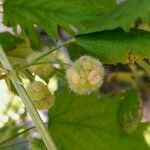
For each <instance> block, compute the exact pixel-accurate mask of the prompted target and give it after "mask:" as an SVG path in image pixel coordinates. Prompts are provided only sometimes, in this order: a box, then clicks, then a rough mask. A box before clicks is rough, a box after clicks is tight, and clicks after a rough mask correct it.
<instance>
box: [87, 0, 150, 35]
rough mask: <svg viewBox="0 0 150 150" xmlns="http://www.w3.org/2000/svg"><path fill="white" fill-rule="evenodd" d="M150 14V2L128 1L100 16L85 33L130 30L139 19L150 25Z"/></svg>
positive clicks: (144, 0) (143, 0) (145, 0)
mask: <svg viewBox="0 0 150 150" xmlns="http://www.w3.org/2000/svg"><path fill="white" fill-rule="evenodd" d="M149 14H150V1H149V0H126V1H125V2H123V3H121V4H119V5H118V6H117V7H115V8H114V9H113V10H111V11H109V12H107V13H105V14H104V15H102V16H100V17H99V19H98V20H97V21H96V22H95V23H94V24H92V25H90V26H88V27H87V29H86V30H85V31H84V33H91V32H97V31H102V30H112V29H114V28H117V27H122V28H123V29H125V30H129V29H130V28H131V27H132V26H133V25H134V23H135V21H136V20H137V19H142V20H143V21H144V22H146V23H150V15H149Z"/></svg>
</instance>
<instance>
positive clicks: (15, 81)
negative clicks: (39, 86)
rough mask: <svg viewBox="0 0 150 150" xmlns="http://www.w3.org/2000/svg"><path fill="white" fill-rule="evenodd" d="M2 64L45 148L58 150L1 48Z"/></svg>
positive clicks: (0, 59)
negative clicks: (8, 73)
mask: <svg viewBox="0 0 150 150" xmlns="http://www.w3.org/2000/svg"><path fill="white" fill-rule="evenodd" d="M0 62H1V64H2V66H3V68H4V69H5V70H6V71H9V72H10V74H11V75H10V80H11V81H12V83H13V85H14V86H15V88H16V90H17V92H18V94H19V95H20V97H21V99H22V101H23V103H24V105H25V107H26V109H27V111H28V113H29V114H30V116H31V118H32V120H33V121H34V123H35V126H36V128H37V129H38V131H39V132H40V134H41V137H42V139H43V142H44V143H45V146H46V147H47V149H48V150H56V149H57V148H56V146H55V144H54V142H53V140H52V138H51V136H50V135H49V134H48V131H47V129H46V127H45V125H44V123H43V121H42V119H41V117H40V116H39V114H38V112H37V110H36V108H35V107H34V105H33V104H32V102H31V100H30V98H29V96H28V94H27V93H26V90H25V89H24V87H23V85H22V83H21V82H20V80H19V78H18V76H17V73H16V72H15V70H13V68H12V66H11V64H10V62H9V60H8V59H7V56H6V54H5V52H4V51H3V49H2V47H0Z"/></svg>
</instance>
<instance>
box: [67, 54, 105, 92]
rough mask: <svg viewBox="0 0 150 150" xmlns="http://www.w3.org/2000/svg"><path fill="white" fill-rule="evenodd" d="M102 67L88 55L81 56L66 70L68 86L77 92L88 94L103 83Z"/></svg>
mask: <svg viewBox="0 0 150 150" xmlns="http://www.w3.org/2000/svg"><path fill="white" fill-rule="evenodd" d="M103 77H104V68H103V66H102V64H101V62H100V61H99V60H97V59H95V58H93V57H90V56H82V57H80V58H79V59H78V60H76V61H75V62H74V63H73V65H72V66H71V67H69V68H68V69H67V71H66V78H67V81H68V84H69V87H70V89H71V90H72V91H74V92H75V93H77V94H90V93H91V92H92V91H95V90H96V89H97V88H99V87H100V86H101V85H102V83H103Z"/></svg>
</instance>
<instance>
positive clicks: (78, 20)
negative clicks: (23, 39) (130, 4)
mask: <svg viewBox="0 0 150 150" xmlns="http://www.w3.org/2000/svg"><path fill="white" fill-rule="evenodd" d="M114 6H116V2H115V0H95V1H93V0H61V1H60V0H55V1H54V0H38V1H35V0H11V1H10V0H5V1H4V23H5V24H6V25H8V26H12V27H16V25H18V24H19V25H21V27H23V30H25V31H26V30H27V31H30V30H31V28H33V25H34V24H36V25H39V26H41V27H42V28H44V30H45V31H46V32H47V33H49V34H50V35H53V36H56V35H57V25H61V26H63V27H64V28H65V29H67V30H70V29H69V25H71V24H72V25H74V26H76V27H77V28H78V29H79V30H81V29H83V28H84V27H85V26H86V25H87V24H91V23H92V22H94V21H95V20H97V18H98V17H99V16H100V15H102V14H103V13H104V12H107V11H108V10H110V9H112V8H113V7H114ZM29 25H30V26H29Z"/></svg>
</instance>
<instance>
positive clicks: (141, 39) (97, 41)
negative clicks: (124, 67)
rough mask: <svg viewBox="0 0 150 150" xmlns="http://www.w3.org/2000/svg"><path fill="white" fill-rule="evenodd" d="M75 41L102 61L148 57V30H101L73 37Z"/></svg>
mask: <svg viewBox="0 0 150 150" xmlns="http://www.w3.org/2000/svg"><path fill="white" fill-rule="evenodd" d="M75 39H76V43H77V44H78V45H79V46H81V47H82V49H83V50H84V51H86V52H88V53H91V54H94V55H95V56H97V57H98V58H100V60H101V61H102V62H103V63H106V64H116V63H128V62H130V56H131V55H132V56H134V57H135V58H134V59H135V60H139V59H143V58H150V32H147V31H142V30H131V32H124V31H123V30H119V29H117V30H112V31H102V32H97V33H91V34H84V35H79V36H76V37H75Z"/></svg>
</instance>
